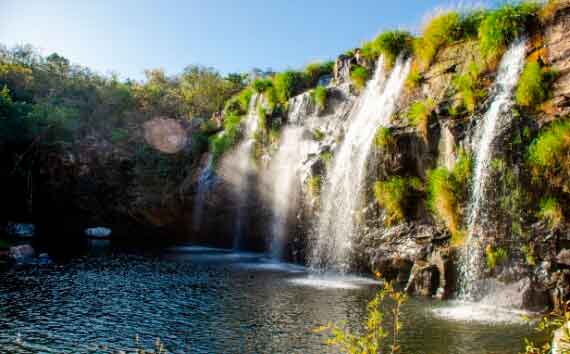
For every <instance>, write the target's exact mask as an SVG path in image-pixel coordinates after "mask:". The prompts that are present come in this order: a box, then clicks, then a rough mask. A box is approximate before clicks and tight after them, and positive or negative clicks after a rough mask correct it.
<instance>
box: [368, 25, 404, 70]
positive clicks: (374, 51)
mask: <svg viewBox="0 0 570 354" xmlns="http://www.w3.org/2000/svg"><path fill="white" fill-rule="evenodd" d="M413 41H414V37H413V36H412V35H411V34H410V32H407V31H398V30H395V31H386V32H382V33H381V34H379V35H378V36H377V37H376V38H375V39H373V40H372V41H371V42H368V43H366V44H365V45H363V49H362V50H363V55H364V56H365V57H366V58H368V59H373V60H375V59H377V58H378V57H380V56H381V55H383V56H384V60H385V64H386V67H387V68H391V67H393V66H394V64H395V63H396V59H397V58H398V56H399V55H400V54H409V53H411V52H412V49H413Z"/></svg>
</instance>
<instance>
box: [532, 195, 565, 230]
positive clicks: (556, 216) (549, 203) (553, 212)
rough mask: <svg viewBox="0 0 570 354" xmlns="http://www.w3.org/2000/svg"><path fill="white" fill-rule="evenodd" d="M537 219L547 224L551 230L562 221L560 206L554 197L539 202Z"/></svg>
mask: <svg viewBox="0 0 570 354" xmlns="http://www.w3.org/2000/svg"><path fill="white" fill-rule="evenodd" d="M538 217H539V218H540V219H542V220H545V221H546V222H548V224H549V225H550V226H551V227H552V228H556V227H558V226H560V224H562V222H563V221H564V214H563V212H562V206H561V205H560V203H559V202H558V199H556V198H554V197H544V198H542V199H541V200H540V211H539V212H538Z"/></svg>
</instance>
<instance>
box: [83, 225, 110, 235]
mask: <svg viewBox="0 0 570 354" xmlns="http://www.w3.org/2000/svg"><path fill="white" fill-rule="evenodd" d="M111 233H112V230H111V229H109V228H106V227H92V228H89V229H85V236H87V237H95V238H105V237H109V236H111Z"/></svg>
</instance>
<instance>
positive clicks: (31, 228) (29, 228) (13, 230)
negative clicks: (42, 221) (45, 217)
mask: <svg viewBox="0 0 570 354" xmlns="http://www.w3.org/2000/svg"><path fill="white" fill-rule="evenodd" d="M35 229H36V226H35V225H34V224H18V223H8V225H7V226H6V233H7V234H8V235H10V236H16V237H34V232H35Z"/></svg>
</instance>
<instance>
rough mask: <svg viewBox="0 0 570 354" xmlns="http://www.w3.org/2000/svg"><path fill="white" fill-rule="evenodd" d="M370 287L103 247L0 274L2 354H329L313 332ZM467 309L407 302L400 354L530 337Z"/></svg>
mask: <svg viewBox="0 0 570 354" xmlns="http://www.w3.org/2000/svg"><path fill="white" fill-rule="evenodd" d="M377 287H378V284H377V282H375V281H374V280H371V279H368V278H363V277H357V276H346V277H340V276H319V277H315V276H311V275H310V274H308V273H307V271H306V270H305V268H303V267H300V266H296V265H288V264H279V263H272V262H269V261H267V260H266V259H264V258H263V256H262V255H259V254H248V253H242V254H235V253H230V252H227V251H224V250H217V249H208V248H202V247H188V246H186V247H174V248H170V249H167V250H165V251H163V252H153V253H150V254H147V253H145V252H136V253H135V252H124V251H121V252H119V251H112V250H109V249H107V248H106V247H105V245H103V246H102V247H101V246H99V247H97V248H95V249H94V252H93V253H92V254H90V255H88V256H82V257H77V258H75V259H72V260H70V261H66V262H60V263H58V264H57V265H56V266H53V267H50V268H42V269H38V268H29V269H12V270H9V271H8V272H4V273H0V353H89V352H93V353H112V352H117V351H119V350H125V351H132V349H133V348H136V347H137V346H138V345H142V346H145V347H147V348H152V347H153V346H154V342H155V340H156V338H157V337H158V338H160V339H161V341H162V342H163V343H164V345H165V347H166V349H167V350H168V351H169V352H171V353H303V354H311V353H337V352H338V351H336V350H335V349H334V348H331V347H328V346H327V345H325V344H324V340H325V339H326V338H325V336H324V335H323V334H315V333H313V329H315V328H317V327H319V326H321V325H323V324H326V323H327V322H331V321H332V322H340V321H347V323H348V324H349V325H351V327H352V328H353V329H355V330H358V329H359V328H360V325H359V324H360V323H362V322H363V320H364V318H365V316H366V304H367V302H368V301H369V300H370V299H371V298H372V297H373V296H374V293H375V290H376V289H377ZM469 311H470V307H469V306H468V305H465V304H456V303H446V302H444V303H441V302H435V301H427V300H426V301H420V300H417V299H415V300H410V301H409V302H408V303H407V304H406V306H405V308H404V314H403V322H404V328H403V331H402V336H401V345H402V352H403V353H414V354H422V353H424V354H447V353H453V354H458V353H469V354H478V353H481V354H482V353H501V354H509V353H518V352H519V351H520V350H521V349H522V339H523V337H525V336H529V335H531V334H532V329H531V327H530V326H529V325H528V324H527V323H525V322H524V321H522V320H520V314H516V313H511V312H507V314H508V315H505V316H504V319H505V320H501V319H500V318H497V320H495V319H494V318H493V317H494V316H493V315H492V314H493V313H495V312H494V310H493V309H488V308H487V309H485V308H484V309H476V310H473V313H470V312H469ZM466 312H467V314H466ZM489 313H490V314H491V315H489ZM458 314H459V315H458ZM137 338H138V342H137ZM137 343H139V344H137Z"/></svg>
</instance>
